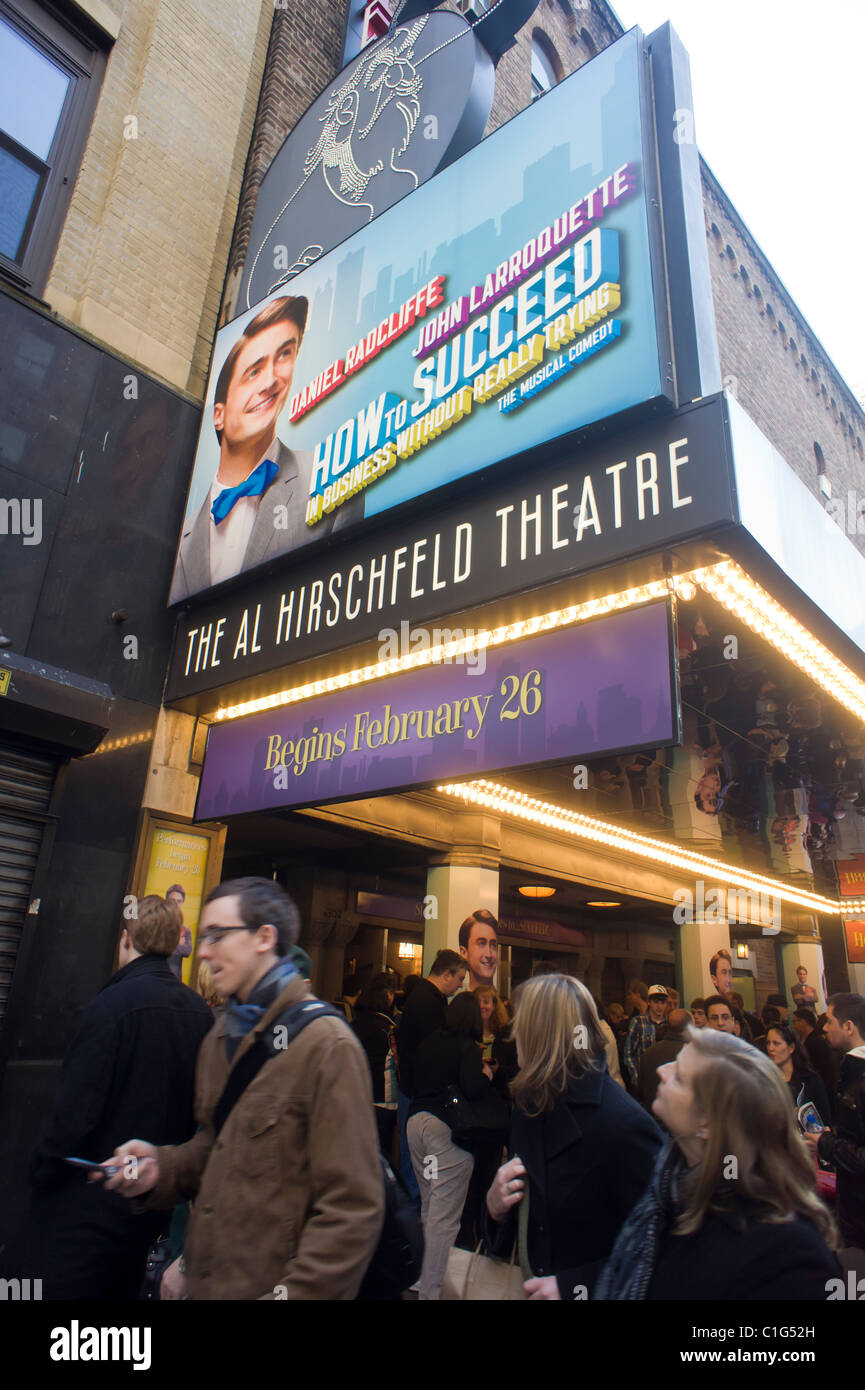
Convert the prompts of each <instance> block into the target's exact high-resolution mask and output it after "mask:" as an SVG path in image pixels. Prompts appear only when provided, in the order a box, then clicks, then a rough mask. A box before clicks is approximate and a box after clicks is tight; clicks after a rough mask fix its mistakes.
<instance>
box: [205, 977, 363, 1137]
mask: <svg viewBox="0 0 865 1390" xmlns="http://www.w3.org/2000/svg"><path fill="white" fill-rule="evenodd" d="M328 1016H330V1017H331V1018H339V1019H342V1022H343V1023H345V1017H344V1015H343V1014H341V1013H340V1012H339V1010H338V1009H334V1008H333V1007H332V1005H330V1004H325V1003H324V1002H323V1001H322V1000H321V999H301V1000H300V1002H299V1003H297V1004H292V1006H291V1008H290V1009H286V1010H285V1011H284V1012H283V1013H281V1014H280V1015H279V1017H278V1018H275V1019H274V1021H273V1023H271V1025H270V1027H269V1028H267V1029H265V1031H264V1032H263V1033H262V1034H260V1035H259V1037H257V1038H256V1040H255V1042H254V1043H253V1044H252V1047H250V1048H249V1050H248V1051H247V1052H245V1053H244V1054H243V1056H242V1057H241V1059H240V1061H239V1062H238V1063H237V1065H236V1066H234V1067H233V1068H232V1070H231V1071H230V1072H229V1076H228V1080H227V1081H226V1083H225V1086H224V1088H223V1091H222V1095H221V1096H220V1097H219V1100H218V1101H217V1102H216V1109H215V1110H214V1112H213V1137H214V1138H217V1137H218V1135H219V1132H220V1130H221V1129H222V1127H223V1125H224V1124H225V1121H226V1120H227V1119H228V1117H229V1115H230V1114H231V1112H232V1110H233V1109H234V1107H235V1105H236V1104H237V1102H238V1101H239V1100H240V1097H241V1096H242V1095H243V1093H244V1091H245V1090H246V1088H247V1086H249V1085H250V1084H251V1082H253V1081H254V1080H255V1078H256V1077H257V1076H258V1073H259V1072H260V1071H261V1068H262V1067H263V1066H264V1064H265V1062H268V1061H270V1059H271V1058H272V1057H276V1056H278V1055H279V1053H280V1052H284V1051H285V1049H286V1048H287V1047H288V1045H289V1043H292V1042H294V1039H295V1038H296V1037H297V1035H298V1033H302V1032H303V1030H304V1028H305V1027H306V1025H307V1024H308V1023H312V1022H314V1020H315V1019H317V1018H326V1017H328Z"/></svg>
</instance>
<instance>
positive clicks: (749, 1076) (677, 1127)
mask: <svg viewBox="0 0 865 1390" xmlns="http://www.w3.org/2000/svg"><path fill="white" fill-rule="evenodd" d="M689 1038H690V1041H689V1042H688V1043H686V1045H685V1046H684V1047H683V1048H682V1050H681V1052H680V1053H679V1055H678V1057H677V1058H676V1059H675V1061H673V1062H667V1063H665V1065H664V1066H662V1067H659V1068H658V1074H659V1076H660V1078H661V1081H660V1086H659V1088H658V1094H657V1096H656V1098H655V1101H654V1103H653V1105H652V1109H653V1111H654V1113H655V1114H656V1115H657V1117H658V1119H659V1120H661V1121H662V1122H663V1123H664V1124H665V1125H666V1127H667V1129H668V1130H669V1131H670V1134H671V1136H672V1137H671V1139H670V1141H669V1143H668V1144H667V1145H666V1146H665V1147H664V1149H663V1150H662V1152H661V1154H660V1156H659V1158H658V1162H657V1165H656V1168H655V1172H654V1173H653V1175H652V1181H651V1183H650V1185H649V1188H648V1190H647V1192H646V1193H645V1196H644V1197H643V1199H642V1200H641V1201H640V1203H639V1204H638V1205H637V1206H636V1207H635V1209H634V1211H633V1212H632V1213H631V1216H630V1218H629V1219H628V1221H627V1223H626V1225H625V1227H624V1229H623V1231H622V1233H621V1235H620V1236H619V1239H618V1240H617V1241H616V1247H615V1249H614V1250H613V1253H612V1255H611V1256H610V1260H609V1262H608V1264H607V1267H606V1269H605V1270H604V1272H603V1274H602V1276H601V1278H600V1280H599V1281H598V1287H597V1290H596V1293H595V1296H596V1297H597V1298H603V1299H619V1300H629V1301H630V1300H637V1299H688V1300H691V1299H703V1300H711V1301H713V1302H714V1301H717V1300H723V1299H736V1300H755V1299H761V1300H762V1299H773V1300H779V1301H780V1300H782V1299H784V1300H788V1299H819V1300H821V1301H823V1300H825V1298H826V1295H827V1281H828V1280H830V1279H835V1278H839V1277H840V1267H839V1265H838V1262H837V1260H836V1259H835V1257H834V1255H832V1253H831V1251H830V1249H829V1247H830V1246H831V1245H834V1241H835V1230H834V1223H833V1220H832V1217H831V1216H830V1214H829V1212H828V1211H827V1209H826V1207H824V1205H823V1203H822V1202H821V1201H820V1199H819V1197H818V1196H817V1193H816V1191H815V1183H814V1167H813V1163H812V1160H811V1159H810V1157H809V1155H808V1151H807V1149H806V1147H805V1144H804V1143H803V1141H802V1138H801V1136H800V1134H799V1132H798V1129H797V1126H796V1121H795V1117H794V1114H793V1109H792V1107H791V1105H790V1096H789V1093H788V1090H787V1087H786V1086H785V1084H784V1080H783V1078H782V1076H781V1074H780V1072H779V1070H778V1068H777V1067H776V1066H773V1064H772V1063H771V1062H770V1061H769V1058H768V1057H766V1056H764V1055H763V1053H762V1052H760V1051H758V1049H757V1048H755V1047H752V1046H751V1045H750V1043H746V1042H743V1041H742V1039H741V1038H737V1037H734V1036H733V1035H732V1034H731V1033H721V1032H718V1031H716V1030H714V1029H709V1028H704V1029H702V1030H697V1029H695V1028H692V1029H691V1030H690V1032H689Z"/></svg>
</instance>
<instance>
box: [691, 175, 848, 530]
mask: <svg viewBox="0 0 865 1390" xmlns="http://www.w3.org/2000/svg"><path fill="white" fill-rule="evenodd" d="M790 196H791V197H792V191H791V192H790ZM703 207H704V211H705V217H706V235H707V238H708V242H709V264H710V268H711V275H712V293H713V297H714V302H715V317H716V320H717V326H718V343H719V348H720V356H721V372H722V375H723V377H724V379H725V385H726V386H727V389H728V390H730V391H731V392H732V393H733V394H734V395H735V396H737V398H738V400H739V401H740V403H741V405H742V406H743V407H744V409H745V410H746V411H747V412H748V414H749V415H750V416H751V418H752V419H753V420H754V421H756V423H757V424H758V425H759V426H760V429H761V430H762V431H763V433H764V434H765V435H767V436H768V438H769V439H771V440H772V443H773V444H774V445H775V447H776V448H777V449H778V450H779V452H780V453H781V454H783V456H784V458H785V459H786V460H787V462H788V463H789V464H790V466H791V467H792V468H793V469H794V470H795V472H796V473H797V474H798V476H799V477H800V478H801V479H802V481H803V482H804V483H806V484H807V486H808V487H809V488H810V489H811V491H812V492H813V493H814V494H815V495H817V496H820V495H821V494H820V493H819V490H818V483H817V478H818V471H817V457H816V454H815V449H814V445H815V444H818V445H819V446H820V449H821V450H822V453H823V457H824V460H825V467H826V474H827V476H828V478H829V480H830V483H831V486H832V494H833V497H836V498H838V497H841V498H844V499H845V501H846V497H847V493H848V491H853V492H854V493H855V494H856V495H857V497H862V496H863V494H865V452H863V441H865V412H863V410H862V407H861V406H860V404H859V402H858V401H857V399H856V397H855V396H854V395H853V392H852V391H851V390H850V388H849V387H848V386H847V385H846V383H845V382H844V381H843V379H842V378H841V377H840V376H839V374H838V373H837V371H836V370H835V368H834V367H833V365H832V362H831V360H830V359H829V357H828V356H827V354H826V352H825V351H824V349H823V348H822V346H821V345H820V343H819V341H818V339H817V338H816V336H815V335H814V333H813V332H812V331H811V329H810V328H809V327H808V325H807V323H806V321H805V319H804V317H803V315H802V314H801V313H800V311H799V310H798V309H797V308H796V305H795V303H794V301H793V300H792V299H791V297H790V295H789V294H788V293H787V291H786V290H785V289H784V286H783V285H782V283H781V281H780V280H779V279H778V277H777V275H776V274H775V272H774V271H773V270H772V267H771V265H770V263H769V261H768V260H767V258H766V257H765V256H764V255H763V253H762V251H761V250H760V248H759V246H758V245H757V243H756V242H755V241H754V240H753V239H752V237H751V236H750V234H749V232H748V230H747V228H746V226H745V225H744V224H743V222H742V221H741V220H740V219H739V217H738V215H737V213H736V210H735V208H733V207H732V206H731V204H730V202H729V201H728V199H727V198H726V196H725V195H724V193H723V190H722V189H721V187H720V185H719V184H718V183H717V182H716V181H715V179H714V178H713V176H712V174H711V173H710V171H709V170H708V169H707V168H706V166H705V165H704V178H703ZM850 539H851V540H852V541H853V542H854V544H856V545H857V546H858V547H859V549H860V550H862V551H863V553H865V536H861V535H859V536H857V535H851V536H850Z"/></svg>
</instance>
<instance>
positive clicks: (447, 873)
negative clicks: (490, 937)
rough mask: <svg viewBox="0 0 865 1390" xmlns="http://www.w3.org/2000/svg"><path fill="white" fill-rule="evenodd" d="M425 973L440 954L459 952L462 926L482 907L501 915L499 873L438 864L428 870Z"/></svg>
mask: <svg viewBox="0 0 865 1390" xmlns="http://www.w3.org/2000/svg"><path fill="white" fill-rule="evenodd" d="M426 891H427V898H426V903H425V904H424V917H425V921H424V941H423V973H424V975H428V974H429V972H430V967H431V965H432V963H433V961H434V960H435V957H436V954H437V952H438V951H441V950H444V948H445V947H448V948H449V949H450V950H451V951H458V950H459V948H460V943H459V930H460V923H461V922H464V921H465V919H466V917H468V916H470V915H471V913H472V912H475V911H476V910H477V909H478V908H479V907H485V908H486V909H487V911H489V912H492V914H493V916H495V917H498V915H499V871H498V869H497V868H489V867H488V866H483V865H480V864H435V865H433V866H432V867H431V868H430V869H429V870H428V871H427V884H426Z"/></svg>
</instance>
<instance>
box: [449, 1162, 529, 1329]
mask: <svg viewBox="0 0 865 1390" xmlns="http://www.w3.org/2000/svg"><path fill="white" fill-rule="evenodd" d="M526 1176H527V1177H528V1175H526ZM529 1190H530V1189H529V1183H528V1182H527V1183H526V1189H525V1193H524V1194H523V1200H522V1201H521V1202H520V1204H519V1207H518V1209H517V1238H516V1240H515V1241H514V1244H513V1248H512V1250H511V1253H510V1257H509V1258H508V1259H507V1260H502V1259H499V1258H497V1257H496V1256H495V1255H482V1254H481V1247H482V1245H483V1241H481V1242H480V1244H479V1245H478V1247H477V1249H476V1250H461V1249H460V1248H459V1247H458V1246H454V1248H453V1249H452V1250H451V1252H450V1254H449V1255H448V1267H447V1272H446V1273H445V1277H444V1283H443V1285H442V1295H441V1296H442V1299H443V1300H446V1301H448V1302H457V1301H458V1302H461V1303H490V1302H496V1303H517V1302H525V1301H526V1300H527V1298H528V1295H527V1293H526V1291H525V1289H524V1287H523V1283H524V1280H526V1279H531V1278H533V1277H534V1276H533V1274H532V1268H531V1265H530V1264H529V1261H528V1255H527V1253H526V1243H527V1236H528V1228H529ZM518 1255H519V1259H517V1256H518Z"/></svg>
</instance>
